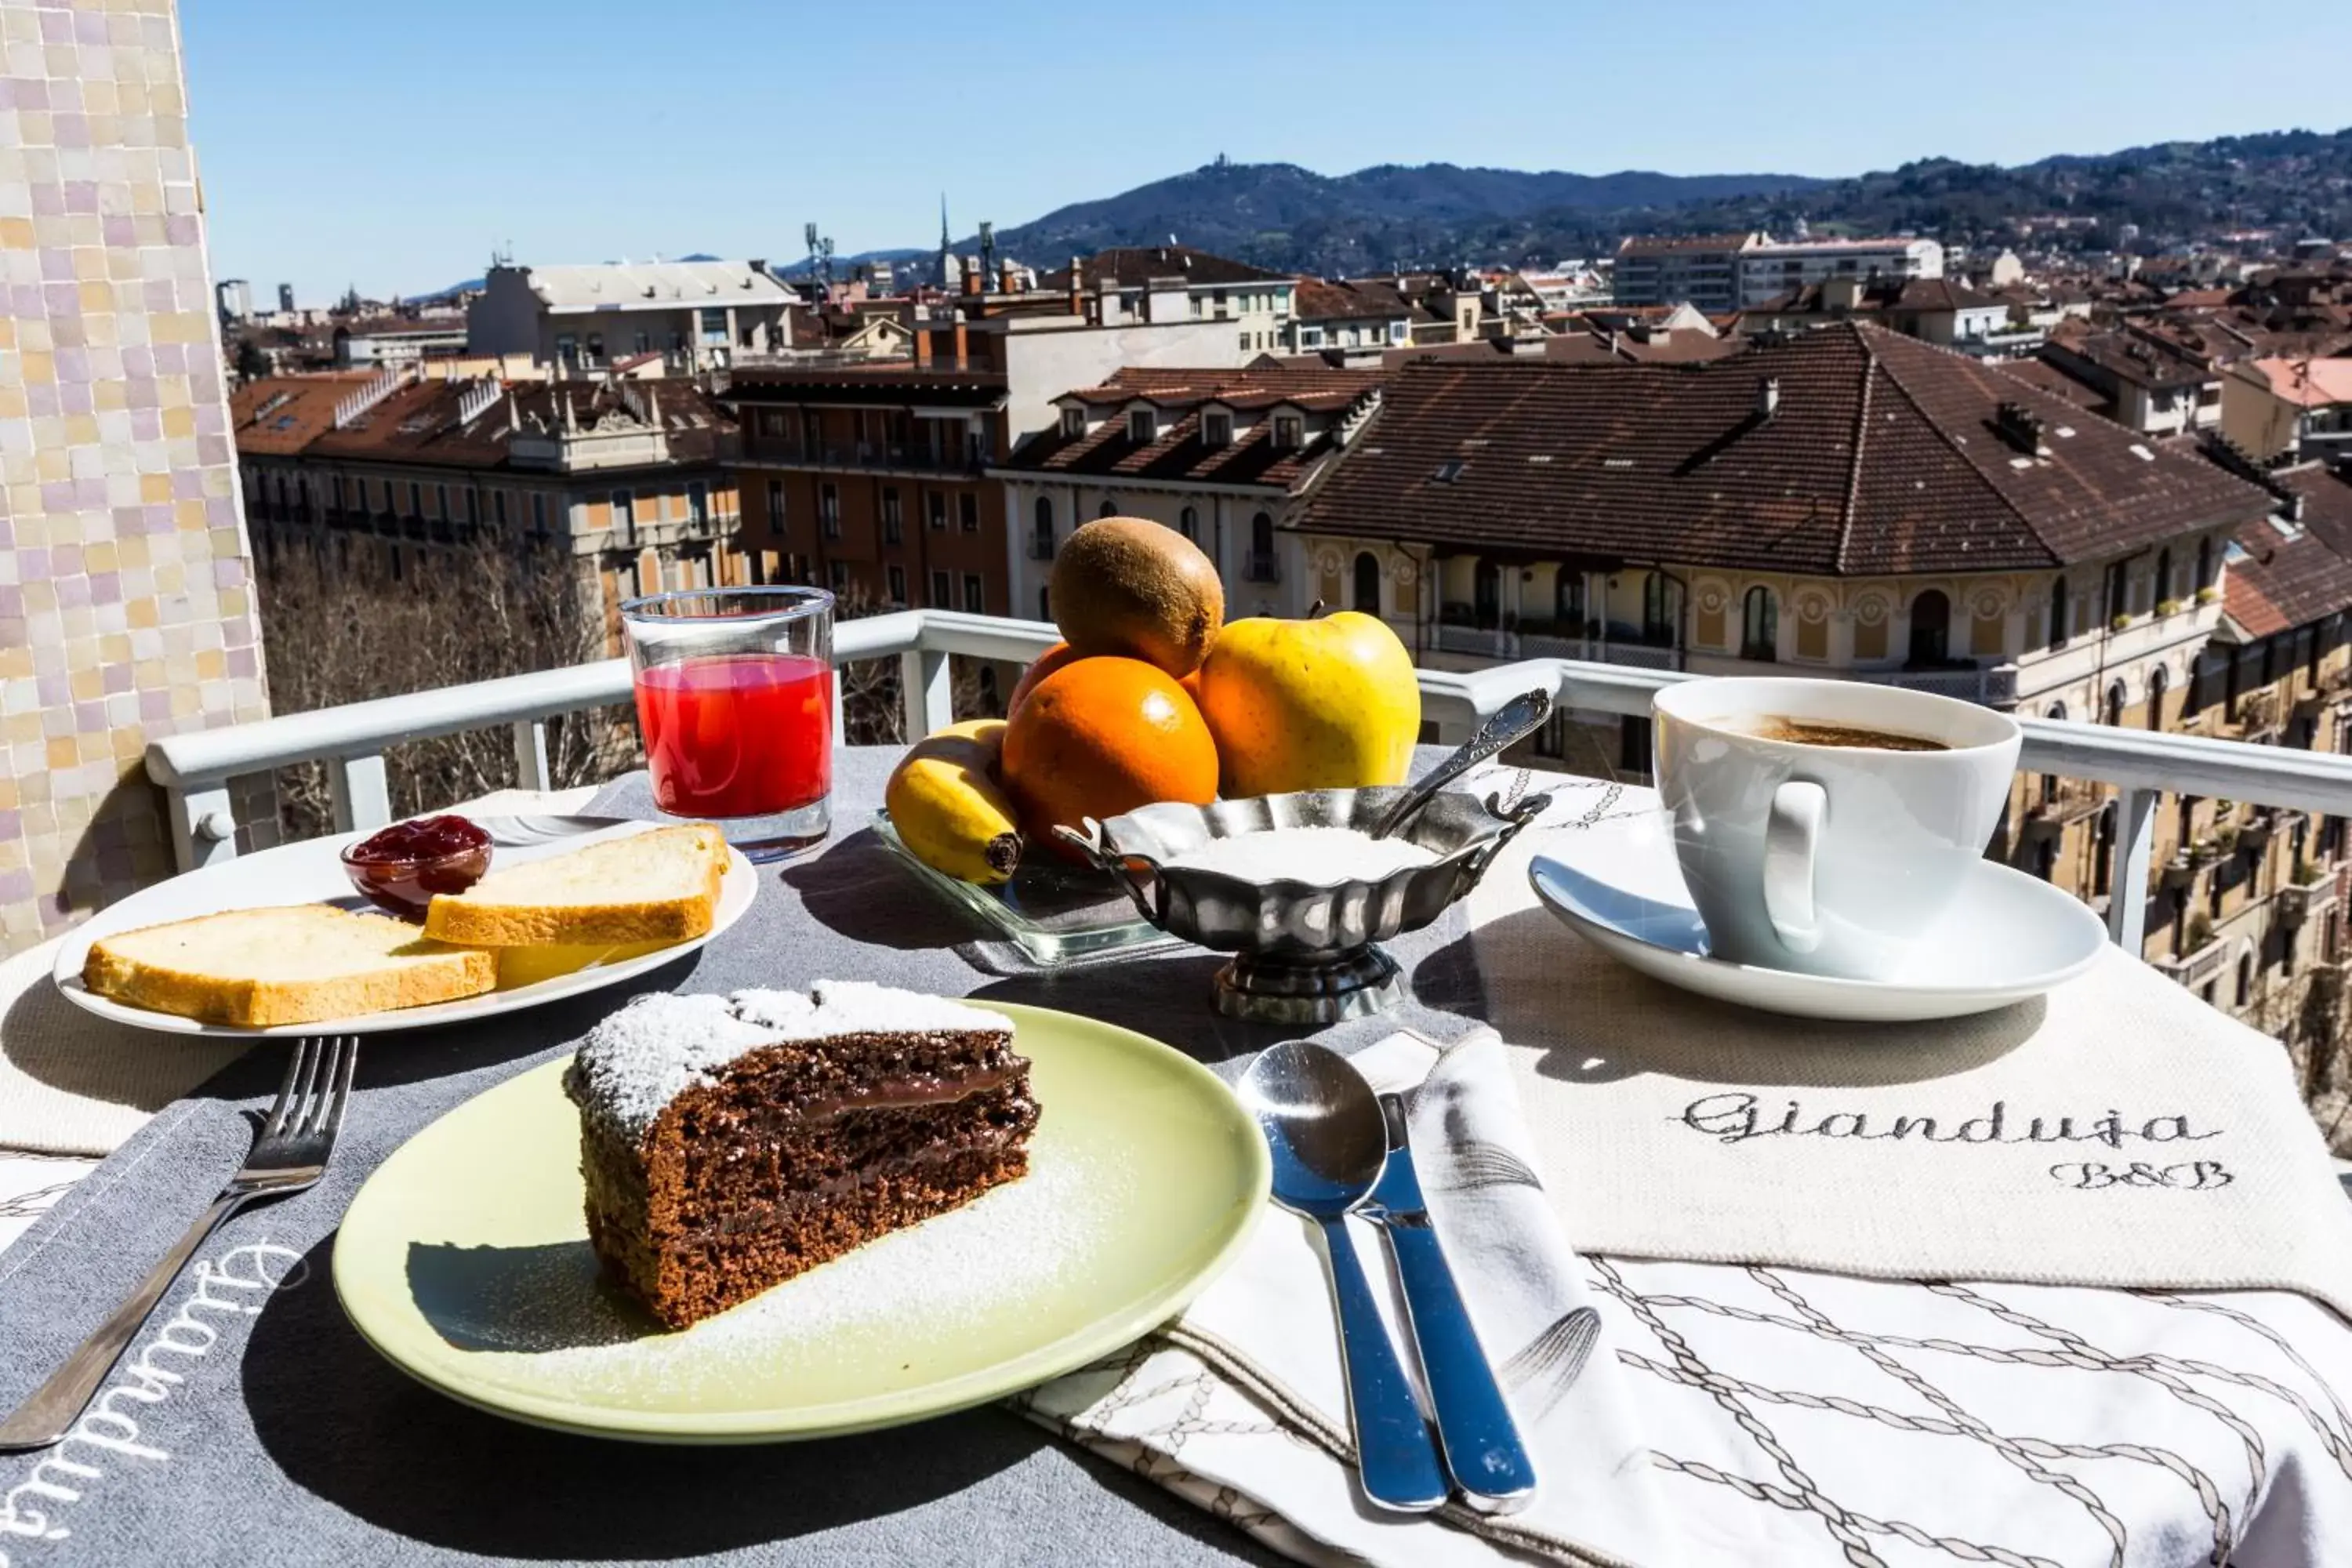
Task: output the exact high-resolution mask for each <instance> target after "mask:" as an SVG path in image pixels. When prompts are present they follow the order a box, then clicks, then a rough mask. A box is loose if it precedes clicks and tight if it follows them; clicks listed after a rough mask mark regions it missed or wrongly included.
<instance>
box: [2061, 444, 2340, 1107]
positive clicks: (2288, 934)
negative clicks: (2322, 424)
mask: <svg viewBox="0 0 2352 1568" xmlns="http://www.w3.org/2000/svg"><path fill="white" fill-rule="evenodd" d="M2261 483H2263V485H2264V486H2265V488H2267V489H2270V490H2271V491H2272V493H2273V496H2274V497H2275V498H2276V499H2277V500H2278V501H2279V502H2280V510H2279V511H2278V513H2277V514H2276V515H2275V516H2273V517H2272V518H2270V519H2266V520H2264V521H2261V522H2257V523H2253V524H2251V525H2249V526H2247V527H2245V528H2242V529H2240V530H2239V531H2237V533H2236V534H2235V536H2234V537H2233V539H2232V541H2231V547H2230V550H2229V552H2228V557H2227V559H2228V569H2227V572H2226V574H2225V577H2224V582H2223V596H2222V606H2223V612H2222V616H2221V622H2220V624H2219V625H2218V626H2216V628H2215V630H2214V634H2213V636H2212V637H2211V639H2210V641H2209V642H2208V643H2207V644H2206V646H2205V647H2204V649H2203V650H2202V652H2201V654H2200V658H2199V659H2198V662H2197V665H2196V668H2195V671H2194V673H2193V675H2192V677H2191V679H2190V683H2189V687H2188V689H2186V690H2185V691H2183V692H2181V693H2180V694H2179V697H2178V698H2177V699H2175V700H2176V701H2177V703H2178V706H2177V708H2176V707H2168V706H2167V700H2166V694H2165V693H2162V692H2151V693H2149V694H2148V696H2147V700H2145V701H2144V702H2143V703H2142V704H2141V705H2140V706H2139V707H2137V708H2136V709H2119V710H2117V712H2116V715H2115V716H2114V718H2113V719H2112V720H2111V721H2119V722H2124V723H2145V724H2147V726H2148V727H2150V728H2154V729H2165V730H2175V731H2186V732H2189V733H2191V734H2201V735H2209V736H2215V737H2220V738H2224V739H2230V740H2241V741H2248V742H2255V743H2258V744H2268V745H2277V746H2289V747H2294V748H2298V749H2301V750H2305V751H2314V750H2316V751H2323V752H2338V753H2342V752H2352V646H2347V631H2352V553H2347V552H2352V477H2347V476H2346V475H2344V474H2341V473H2336V472H2331V471H2330V470H2328V469H2326V468H2324V467H2322V466H2320V465H2318V464H2305V465H2302V466H2300V467H2298V468H2288V469H2284V470H2276V471H2273V472H2270V473H2266V474H2263V475H2262V476H2261ZM2102 793H2103V792H2100V791H2098V790H2096V789H2095V787H2091V788H2085V787H2084V786H2082V785H2081V784H2078V783H2076V782H2074V781H2060V780H2044V781H2042V783H2041V784H2040V785H2039V787H2038V790H2037V792H2036V794H2037V797H2038V798H2037V801H2036V804H2035V805H2033V806H2032V807H2031V808H2029V811H2028V814H2027V818H2026V824H2025V826H2026V833H2027V836H2028V840H2029V842H2031V840H2032V837H2033V836H2034V835H2035V834H2036V833H2037V832H2044V833H2046V832H2047V831H2048V828H2047V827H2046V826H2045V824H2046V823H2048V822H2049V821H2051V820H2053V819H2055V818H2059V817H2062V816H2066V815H2068V814H2074V815H2081V814H2083V813H2084V812H2086V811H2087V812H2091V813H2095V814H2099V815H2097V816H2095V818H2094V820H2095V831H2096V834H2097V835H2098V837H2099V838H2101V839H2104V838H2105V837H2106V836H2108V835H2111V834H2112V832H2113V827H2112V826H2111V818H2112V813H2113V808H2112V806H2110V805H2107V804H2105V802H2104V801H2102V800H2100V799H2099V798H2098V797H2099V796H2100V795H2101V794H2102ZM2154 829H2155V847H2154V863H2155V866H2156V868H2157V876H2156V879H2155V882H2154V885H2153V886H2151V887H2150V888H2149V889H2147V899H2148V906H2147V928H2146V929H2147V937H2146V941H2145V943H2144V947H2143V956H2145V957H2146V958H2147V960H2148V962H2149V963H2153V964H2154V965H2155V966H2156V967H2157V968H2158V970H2160V971H2162V972H2163V973H2167V974H2168V975H2170V976H2171V977H2172V978H2174V979H2175V980H2177V981H2179V983H2180V984H2183V985H2185V986H2187V987H2188V988H2189V989H2190V990H2192V991H2195V992H2196V993H2197V994H2200V996H2202V997H2204V999H2205V1000H2206V1001H2207V1002H2209V1003H2210V1004H2212V1005H2214V1006H2216V1007H2219V1008H2221V1009H2222V1010H2224V1011H2226V1012H2229V1013H2231V1014H2232V1015H2234V1016H2237V1017H2239V1018H2241V1019H2242V1020H2243V1021H2244V1022H2246V1023H2248V1024H2250V1025H2252V1026H2254V1027H2255V1028H2258V1029H2261V1030H2262V1031H2263V1033H2265V1034H2268V1035H2272V1036H2274V1037H2277V1038H2279V1039H2281V1040H2282V1041H2284V1042H2285V1043H2286V1045H2287V1046H2288V1047H2289V1048H2290V1050H2293V1051H2294V1052H2295V1053H2296V1055H2297V1058H2298V1060H2299V1062H2300V1064H2301V1065H2302V1066H2303V1067H2304V1068H2305V1071H2306V1074H2311V1073H2319V1072H2325V1071H2326V1069H2327V1067H2328V1063H2329V1058H2330V1057H2331V1056H2332V1054H2333V1053H2331V1052H2327V1051H2324V1050H2322V1051H2316V1052H2314V1051H2310V1050H2307V1049H2304V1048H2303V1047H2307V1046H2309V1045H2312V1044H2315V1043H2324V1042H2328V1041H2333V1040H2336V1039H2338V1038H2340V1037H2341V1036H2342V1034H2343V1031H2344V1028H2345V1026H2346V1023H2347V1014H2346V1006H2345V1002H2346V998H2345V987H2344V979H2345V967H2344V966H2345V960H2346V952H2345V931H2344V917H2343V908H2344V896H2345V892H2346V886H2345V883H2346V878H2347V860H2346V856H2347V850H2352V844H2347V837H2346V834H2345V831H2344V824H2343V822H2342V820H2341V819H2339V818H2335V817H2328V816H2318V815H2315V814H2313V813H2308V812H2299V811H2292V810H2286V809H2283V808H2273V807H2254V806H2250V805H2244V804H2242V803H2236V802H2231V801H2226V800H2209V799H2201V798H2199V797H2195V796H2180V797H2176V798H2174V799H2171V800H2169V801H2168V802H2166V803H2165V809H2163V810H2161V811H2159V812H2158V816H2157V818H2156V821H2155V824H2154ZM2042 853H2043V854H2044V855H2045V856H2046V851H2044V852H2042ZM2089 870H2090V871H2091V872H2095V870H2096V866H2095V865H2094V866H2092V867H2091V868H2089ZM2057 875H2058V876H2059V878H2060V879H2061V880H2062V885H2066V886H2070V887H2073V888H2074V889H2075V890H2076V891H2078V892H2084V891H2088V890H2089V889H2088V888H2087V887H2086V886H2085V884H2084V876H2085V875H2086V873H2085V870H2084V868H2081V867H2079V866H2067V867H2063V868H2059V869H2058V871H2057ZM2329 1087H2331V1086H2330V1085H2328V1084H2326V1083H2325V1082H2317V1081H2312V1080H2310V1079H2308V1078H2307V1079H2306V1083H2305V1088H2306V1090H2307V1091H2310V1092H2317V1091H2319V1090H2322V1089H2327V1088H2329Z"/></svg>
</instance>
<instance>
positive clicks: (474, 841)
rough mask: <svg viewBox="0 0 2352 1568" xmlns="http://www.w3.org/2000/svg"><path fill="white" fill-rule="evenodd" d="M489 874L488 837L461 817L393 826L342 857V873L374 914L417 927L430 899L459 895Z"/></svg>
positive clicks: (427, 817) (353, 847) (362, 841)
mask: <svg viewBox="0 0 2352 1568" xmlns="http://www.w3.org/2000/svg"><path fill="white" fill-rule="evenodd" d="M489 868H490V836H489V835H488V833H486V832H484V831H483V830H482V829H481V828H479V827H478V826H475V825H474V824H472V823H470V822H468V821H467V820H466V819H465V818H464V817H462V816H426V817H420V818H418V819H417V820H416V821H415V822H395V823H394V824H393V825H392V826H390V827H387V828H385V829H384V830H383V832H381V833H378V834H375V835H373V837H367V838H363V839H362V840H360V841H359V842H358V843H357V844H354V845H352V847H350V848H348V849H346V850H344V851H343V869H344V871H345V872H346V873H348V874H349V875H350V877H351V879H352V887H354V888H357V889H359V890H360V891H361V892H362V894H364V895H366V897H367V898H368V899H369V900H371V901H372V902H373V903H374V904H375V905H376V906H377V907H378V908H380V909H384V910H391V911H392V912H393V913H394V914H396V915H398V916H400V917H401V918H402V919H404V920H412V921H421V920H423V919H424V918H425V910H426V909H427V908H428V907H429V906H430V905H431V904H432V902H433V895H434V894H436V893H462V892H464V891H465V890H466V889H468V888H470V887H472V886H473V885H474V884H475V883H477V882H478V881H480V880H481V879H482V874H483V873H484V872H486V871H488V869H489Z"/></svg>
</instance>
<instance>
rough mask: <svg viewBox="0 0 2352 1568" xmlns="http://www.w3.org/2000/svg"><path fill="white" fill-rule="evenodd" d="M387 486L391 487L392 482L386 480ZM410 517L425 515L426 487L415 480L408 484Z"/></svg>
mask: <svg viewBox="0 0 2352 1568" xmlns="http://www.w3.org/2000/svg"><path fill="white" fill-rule="evenodd" d="M385 484H386V486H387V487H389V486H390V484H391V481H390V480H386V481H385ZM408 515H409V516H411V517H414V518H422V517H423V516H424V515H425V487H424V486H422V485H420V484H418V483H417V482H416V481H415V480H414V479H411V480H410V481H409V484H408Z"/></svg>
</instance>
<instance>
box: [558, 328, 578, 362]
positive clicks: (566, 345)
mask: <svg viewBox="0 0 2352 1568" xmlns="http://www.w3.org/2000/svg"><path fill="white" fill-rule="evenodd" d="M555 357H556V358H557V359H560V360H562V361H563V362H564V363H566V364H569V363H572V362H573V361H575V360H577V359H578V358H579V357H580V340H579V339H578V338H576V337H573V336H572V334H571V333H570V332H558V333H557V334H556V336H555Z"/></svg>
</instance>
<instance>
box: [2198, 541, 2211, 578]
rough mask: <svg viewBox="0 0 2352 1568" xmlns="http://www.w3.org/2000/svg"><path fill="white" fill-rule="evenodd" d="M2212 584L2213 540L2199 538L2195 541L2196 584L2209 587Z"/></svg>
mask: <svg viewBox="0 0 2352 1568" xmlns="http://www.w3.org/2000/svg"><path fill="white" fill-rule="evenodd" d="M2212 585H2213V542H2212V541H2211V540H2210V539H2200V540H2199V541H2198V542H2197V586H2198V587H2200V588H2210V587H2211V586H2212Z"/></svg>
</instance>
